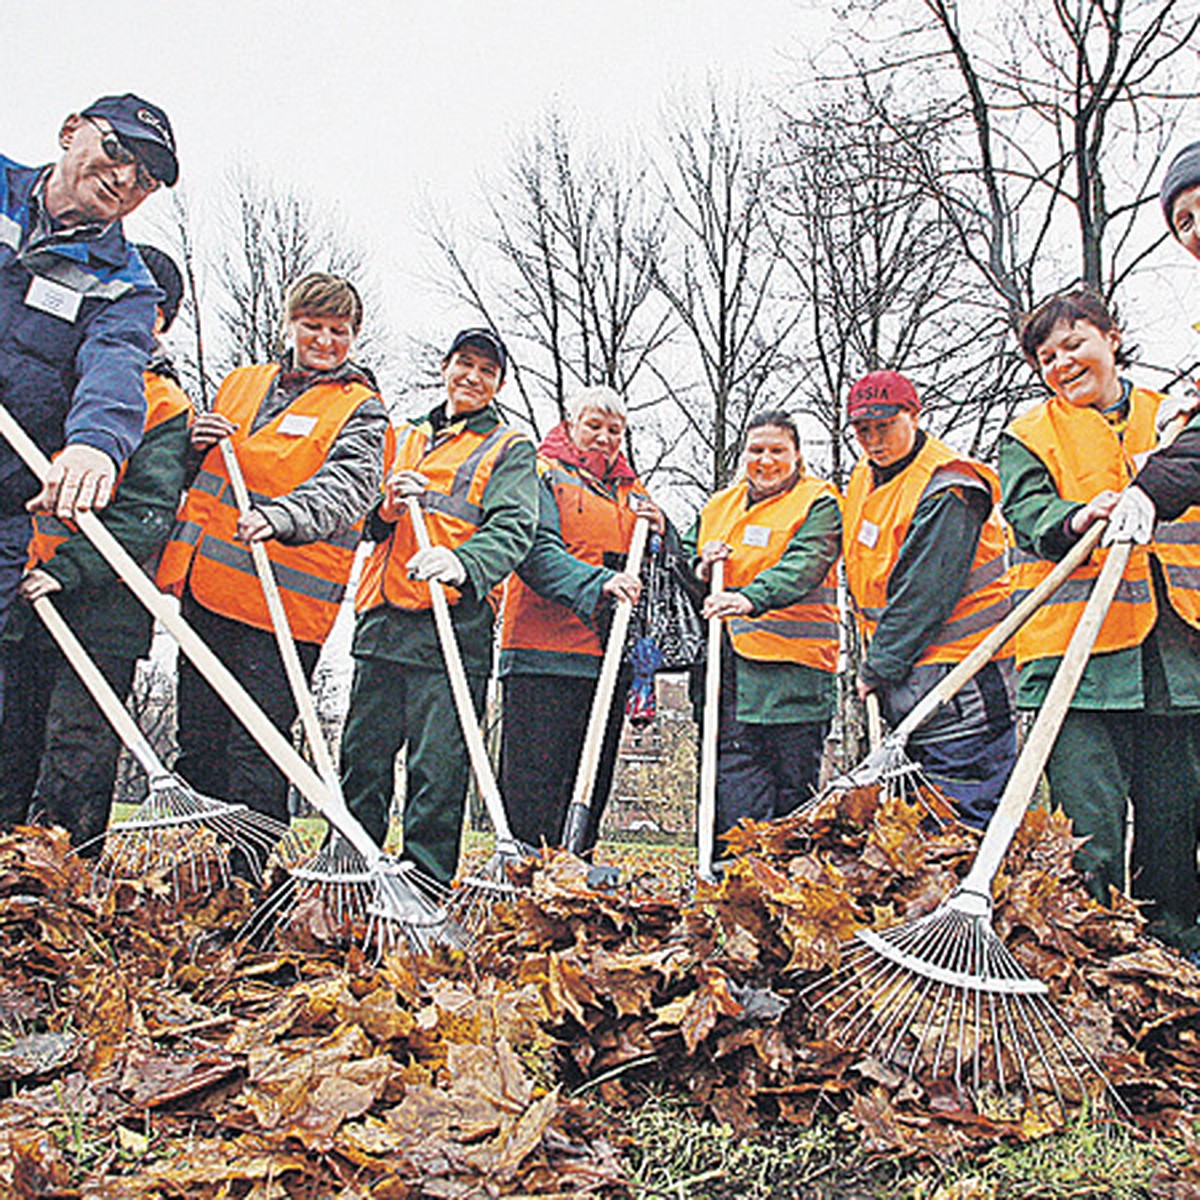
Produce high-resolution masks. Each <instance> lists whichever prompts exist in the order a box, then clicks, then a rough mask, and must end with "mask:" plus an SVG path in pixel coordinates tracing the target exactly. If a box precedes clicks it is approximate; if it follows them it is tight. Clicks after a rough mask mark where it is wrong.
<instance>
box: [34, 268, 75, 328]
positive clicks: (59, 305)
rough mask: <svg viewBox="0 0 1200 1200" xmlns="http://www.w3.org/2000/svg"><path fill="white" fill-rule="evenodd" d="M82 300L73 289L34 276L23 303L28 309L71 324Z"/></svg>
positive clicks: (39, 276) (51, 280)
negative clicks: (34, 309)
mask: <svg viewBox="0 0 1200 1200" xmlns="http://www.w3.org/2000/svg"><path fill="white" fill-rule="evenodd" d="M82 299H83V297H82V296H81V295H80V294H79V293H78V292H77V291H75V289H74V288H69V287H67V286H66V285H65V284H62V283H55V282H54V280H53V279H46V278H44V277H43V276H41V275H35V276H34V277H33V278H32V279H31V280H30V281H29V291H27V292H26V293H25V303H26V304H27V305H28V306H29V307H30V308H36V309H37V310H38V312H44V313H48V314H49V315H50V316H52V317H58V318H59V319H60V320H63V321H71V322H74V320H75V318H76V317H77V316H78V315H79V302H80V301H81V300H82Z"/></svg>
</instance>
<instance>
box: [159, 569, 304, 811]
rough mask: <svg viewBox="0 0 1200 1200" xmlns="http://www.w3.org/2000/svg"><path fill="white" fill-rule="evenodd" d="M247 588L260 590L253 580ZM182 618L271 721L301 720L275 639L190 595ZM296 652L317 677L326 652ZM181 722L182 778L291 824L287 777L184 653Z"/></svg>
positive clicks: (280, 724) (279, 724)
mask: <svg viewBox="0 0 1200 1200" xmlns="http://www.w3.org/2000/svg"><path fill="white" fill-rule="evenodd" d="M247 586H248V587H257V586H258V585H257V583H254V582H253V581H251V582H250V583H248V584H247ZM183 615H184V617H185V618H186V619H187V621H188V623H189V624H190V625H191V626H192V628H194V629H195V631H196V632H197V633H198V634H199V635H200V636H201V637H202V638H203V639H204V640H205V642H207V643H208V645H209V647H210V649H212V650H213V651H214V652H215V653H216V654H217V656H218V657H219V658H220V659H221V661H222V662H223V663H224V664H225V665H226V666H227V667H228V668H229V669H230V671H232V672H233V674H234V675H236V676H237V678H238V681H239V682H240V683H241V685H242V686H243V687H244V688H245V689H246V691H248V692H249V693H250V695H251V697H252V698H253V699H254V700H255V701H256V702H257V703H258V706H259V707H260V708H261V709H262V710H263V712H264V713H266V715H267V716H268V717H269V718H270V720H271V723H272V724H273V725H274V726H275V727H276V728H277V729H279V730H280V731H281V732H282V733H284V734H285V735H287V734H289V733H290V731H291V728H292V725H293V723H294V722H295V720H296V701H295V700H294V699H293V698H292V690H291V688H290V687H289V686H288V681H287V675H286V673H285V672H284V669H283V659H282V658H281V657H280V654H279V647H278V646H277V645H276V642H275V634H274V633H273V632H270V631H268V630H265V629H256V628H254V626H252V625H246V624H243V623H242V622H241V621H231V620H230V619H229V618H227V617H222V616H219V615H218V614H217V613H214V612H211V611H210V610H209V609H207V608H204V607H202V606H201V605H200V604H198V603H197V602H196V600H195V599H194V598H193V597H192V596H191V595H190V594H185V595H184V598H183ZM296 649H297V650H298V651H299V653H300V662H301V665H302V666H303V668H304V677H305V679H306V680H308V679H311V678H312V673H313V668H314V667H315V666H316V665H317V658H318V656H319V655H320V653H321V647H320V646H318V645H316V644H314V643H312V642H299V643H297V646H296ZM178 720H179V731H178V741H179V758H178V759H177V760H176V761H175V770H176V771H177V772H178V774H179V775H180V777H181V778H182V779H184V780H185V781H186V782H187V783H189V784H191V786H192V787H193V788H195V789H196V791H198V792H201V793H202V794H204V795H206V796H212V797H213V798H214V799H216V800H228V801H231V802H233V803H241V804H245V805H247V806H249V807H250V808H252V809H255V810H256V811H257V812H261V813H266V814H267V815H268V816H271V817H274V818H275V819H276V820H278V821H282V822H283V823H284V824H286V823H287V820H288V805H287V794H288V781H287V777H286V776H285V775H284V774H283V772H282V771H280V770H279V769H278V768H277V767H276V766H275V764H274V763H273V762H271V760H270V759H269V758H268V757H267V755H266V754H264V753H263V751H262V750H260V749H259V746H258V743H257V742H256V741H255V740H254V738H253V737H251V736H250V734H249V733H248V732H247V730H246V728H245V726H243V725H242V723H241V721H239V720H238V718H237V717H236V716H235V715H234V714H233V712H232V710H231V709H229V708H227V707H226V705H225V701H224V700H222V699H221V697H220V696H219V695H217V693H216V692H215V691H213V689H212V688H211V687H210V686H209V684H208V682H207V681H206V680H205V678H204V677H203V676H202V675H201V674H200V672H199V671H197V670H196V668H195V667H194V666H192V664H191V662H190V661H189V660H188V659H187V658H186V657H185V656H184V655H183V654H180V656H179V690H178Z"/></svg>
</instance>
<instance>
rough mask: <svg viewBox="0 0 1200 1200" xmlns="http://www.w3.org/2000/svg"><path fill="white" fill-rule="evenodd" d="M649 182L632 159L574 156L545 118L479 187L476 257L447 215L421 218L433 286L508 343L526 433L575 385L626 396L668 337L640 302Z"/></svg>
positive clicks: (650, 209) (644, 294)
mask: <svg viewBox="0 0 1200 1200" xmlns="http://www.w3.org/2000/svg"><path fill="white" fill-rule="evenodd" d="M646 184H647V176H646V170H645V168H644V167H639V166H637V165H636V164H633V163H632V162H631V161H630V156H629V155H627V154H626V155H608V154H604V153H601V152H599V151H595V150H593V151H591V152H585V151H583V150H581V149H580V148H579V146H578V144H577V140H576V138H575V136H574V135H573V134H572V133H571V131H570V130H569V129H568V127H567V126H566V124H565V123H564V121H563V120H562V118H561V117H559V116H558V115H556V114H550V115H549V116H547V117H546V118H545V120H544V121H543V122H542V124H541V125H540V126H539V127H538V128H537V129H535V130H534V131H533V132H532V133H531V134H530V135H529V136H528V137H527V138H525V139H524V140H522V141H520V142H518V143H517V144H516V145H515V146H514V148H513V151H512V155H511V158H510V161H509V165H508V168H507V170H506V171H505V173H504V174H503V176H502V177H501V178H500V179H499V180H496V181H493V182H491V183H489V184H488V185H487V187H486V193H487V206H488V216H487V220H486V222H485V223H484V225H483V226H482V228H480V229H479V230H477V231H475V233H474V236H473V239H472V240H473V242H474V247H473V249H474V253H472V252H470V251H469V250H468V249H465V248H464V242H463V239H462V238H461V237H459V236H458V235H456V234H455V233H454V232H453V230H452V229H451V228H450V225H449V223H448V222H447V221H446V220H445V219H442V218H439V217H436V216H431V217H430V218H429V220H428V221H427V227H428V235H429V237H430V238H431V240H432V242H433V244H434V246H435V247H436V249H437V250H438V252H439V257H440V259H441V260H442V262H444V264H445V265H446V266H447V267H448V268H449V274H448V277H446V278H443V279H441V280H440V284H441V286H442V287H443V288H444V289H446V290H448V291H449V292H450V294H451V295H453V296H454V298H455V299H456V300H458V301H459V302H461V303H463V304H465V305H466V306H467V307H469V308H470V309H472V310H474V311H475V312H476V313H478V314H479V317H480V319H481V320H482V321H485V322H487V323H488V324H490V325H492V326H493V327H494V328H496V329H498V330H500V331H501V332H502V333H503V334H504V335H505V336H506V338H507V339H508V340H509V341H510V343H511V345H512V348H513V350H514V355H515V358H516V360H517V365H516V368H515V370H514V373H513V382H514V387H515V389H516V392H517V394H518V396H519V398H520V407H519V409H517V410H516V415H517V416H518V417H519V418H520V419H522V420H524V421H525V422H527V423H528V424H529V425H530V426H531V427H532V428H533V429H534V430H535V431H538V432H540V429H541V426H542V425H543V423H544V414H545V412H546V408H547V402H549V406H550V411H551V412H552V413H553V415H554V418H555V419H560V418H561V417H562V415H563V414H564V412H565V408H564V406H565V402H566V398H567V396H568V395H569V394H570V392H571V391H572V390H573V389H574V388H575V387H578V386H580V385H582V384H590V383H606V384H608V385H610V386H611V387H614V388H616V389H617V390H619V391H621V392H625V393H629V392H630V391H631V390H632V389H633V388H634V386H635V383H636V382H637V381H638V380H639V378H640V377H641V376H642V375H643V374H644V373H645V370H646V366H647V363H648V361H649V360H650V359H651V358H652V356H653V355H654V354H655V353H656V352H657V351H658V350H659V349H660V348H661V346H662V345H663V343H664V341H665V339H666V337H667V333H668V329H667V324H668V322H667V317H666V314H665V313H664V312H663V311H662V309H661V308H660V309H659V310H658V311H657V312H655V311H653V309H652V306H651V305H650V304H649V303H648V301H650V300H651V299H652V292H651V281H650V271H651V266H652V264H653V262H654V261H655V258H656V257H657V253H658V246H659V244H660V243H661V239H662V207H661V203H660V202H659V201H658V200H657V199H656V198H655V197H654V195H653V194H652V192H651V191H650V189H648V188H647V186H646ZM510 408H511V404H510Z"/></svg>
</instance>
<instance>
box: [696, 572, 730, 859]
mask: <svg viewBox="0 0 1200 1200" xmlns="http://www.w3.org/2000/svg"><path fill="white" fill-rule="evenodd" d="M724 590H725V562H724V560H723V559H718V560H717V561H716V562H714V563H713V564H712V574H711V576H710V582H709V590H708V594H709V595H710V596H715V595H716V594H717V593H718V592H723V591H724ZM721 628H722V618H720V617H709V618H708V657H707V659H706V660H705V663H704V722H703V726H702V727H701V730H700V805H699V808H698V809H697V812H696V874H697V875H699V876H700V878H701V879H704V880H709V881H711V880H712V878H713V848H714V844H715V842H716V835H717V830H716V825H717V738H718V735H719V734H720V730H721Z"/></svg>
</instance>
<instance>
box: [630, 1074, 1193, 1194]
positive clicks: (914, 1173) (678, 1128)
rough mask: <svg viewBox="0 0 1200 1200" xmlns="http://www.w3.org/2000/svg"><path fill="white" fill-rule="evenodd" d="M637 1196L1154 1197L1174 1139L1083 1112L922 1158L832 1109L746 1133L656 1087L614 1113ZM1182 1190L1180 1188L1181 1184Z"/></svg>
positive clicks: (1176, 1161)
mask: <svg viewBox="0 0 1200 1200" xmlns="http://www.w3.org/2000/svg"><path fill="white" fill-rule="evenodd" d="M613 1115H614V1116H615V1117H617V1118H618V1119H620V1120H622V1121H623V1122H624V1123H625V1125H626V1127H627V1129H628V1131H629V1134H630V1142H629V1145H628V1146H627V1147H625V1150H624V1163H625V1166H626V1169H627V1170H628V1172H629V1180H630V1190H631V1192H632V1194H633V1196H634V1197H635V1198H636V1200H659V1198H660V1197H661V1198H664V1200H665V1198H670V1200H734V1198H736V1200H785V1198H787V1200H791V1198H793V1197H796V1198H804V1200H1067V1198H1069V1200H1152V1197H1154V1196H1155V1195H1156V1194H1159V1193H1158V1192H1156V1190H1155V1185H1153V1184H1152V1183H1151V1179H1152V1177H1153V1176H1154V1175H1155V1174H1156V1173H1157V1172H1160V1171H1162V1170H1163V1169H1164V1168H1168V1167H1172V1166H1173V1167H1176V1168H1178V1167H1182V1166H1183V1165H1184V1164H1185V1163H1186V1162H1187V1161H1188V1158H1189V1152H1188V1150H1187V1148H1186V1147H1185V1146H1184V1144H1183V1143H1182V1141H1179V1140H1163V1139H1151V1138H1146V1137H1142V1136H1139V1135H1138V1134H1136V1133H1135V1132H1134V1131H1132V1130H1130V1129H1129V1128H1127V1127H1124V1126H1121V1125H1115V1124H1111V1123H1104V1122H1099V1121H1091V1120H1088V1119H1087V1118H1082V1117H1081V1118H1080V1119H1078V1120H1076V1121H1075V1122H1073V1123H1072V1124H1071V1125H1070V1126H1068V1127H1067V1128H1066V1129H1065V1130H1063V1131H1062V1132H1061V1133H1058V1134H1056V1135H1053V1136H1050V1137H1046V1138H1043V1139H1041V1140H1039V1141H1036V1142H1032V1143H1030V1144H1027V1145H1021V1146H1006V1145H999V1146H996V1147H994V1148H993V1149H991V1150H989V1151H987V1152H985V1153H981V1154H977V1155H961V1156H956V1157H953V1158H951V1159H949V1160H947V1161H944V1162H940V1163H937V1164H925V1165H923V1166H918V1165H915V1164H912V1163H905V1162H903V1161H902V1160H898V1159H887V1158H878V1157H876V1158H870V1157H868V1156H867V1155H865V1154H864V1153H863V1152H862V1151H861V1150H859V1149H858V1147H857V1145H856V1142H855V1139H854V1136H853V1134H852V1133H847V1132H843V1131H842V1130H840V1129H839V1128H838V1127H837V1125H836V1124H835V1123H834V1122H833V1121H832V1120H828V1119H825V1120H818V1121H817V1122H815V1123H814V1125H813V1126H812V1127H811V1128H808V1129H804V1128H796V1127H787V1128H782V1129H772V1130H764V1131H761V1132H758V1133H755V1134H752V1135H749V1136H744V1135H742V1134H739V1133H737V1132H735V1131H734V1130H733V1129H732V1128H731V1127H730V1126H728V1125H724V1124H722V1123H721V1122H719V1121H715V1120H712V1119H710V1118H706V1117H701V1116H699V1115H698V1114H697V1113H696V1112H695V1110H694V1109H693V1108H692V1107H691V1106H690V1105H689V1104H688V1102H687V1101H686V1100H684V1099H682V1098H680V1097H675V1096H669V1095H666V1094H663V1093H659V1094H654V1095H651V1096H650V1097H649V1098H648V1099H647V1100H646V1102H645V1103H644V1104H641V1105H637V1106H632V1107H630V1108H628V1109H622V1110H621V1111H620V1112H616V1113H614V1114H613ZM1179 1194H1181V1195H1182V1194H1184V1193H1179Z"/></svg>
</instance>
